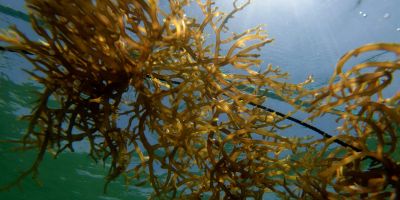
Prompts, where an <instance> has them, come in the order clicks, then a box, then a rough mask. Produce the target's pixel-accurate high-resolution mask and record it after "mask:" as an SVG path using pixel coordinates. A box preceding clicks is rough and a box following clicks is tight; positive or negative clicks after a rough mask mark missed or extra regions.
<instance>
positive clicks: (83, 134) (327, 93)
mask: <svg viewBox="0 0 400 200" xmlns="http://www.w3.org/2000/svg"><path fill="white" fill-rule="evenodd" d="M249 3H250V1H245V2H244V3H242V4H239V2H238V1H234V3H233V10H232V11H230V12H228V13H224V12H221V11H219V10H218V9H217V8H216V7H215V6H214V2H212V1H211V0H206V1H201V0H198V1H197V2H196V4H197V5H198V9H199V10H200V11H201V12H202V13H203V15H204V16H203V18H202V19H198V18H192V17H190V16H188V14H189V13H185V10H184V9H185V6H188V5H189V4H190V1H188V0H179V1H172V0H171V1H169V2H168V5H169V8H168V9H166V10H163V9H162V8H161V7H160V5H159V2H158V1H156V0H147V1H146V0H135V1H131V0H119V1H112V0H104V1H91V0H72V1H71V0H60V1H51V0H28V1H27V5H28V7H29V9H30V11H31V15H30V17H31V23H32V27H33V29H34V30H35V32H36V33H37V34H38V35H39V36H40V37H41V41H35V40H31V39H29V38H28V37H27V36H26V35H25V34H24V33H22V32H21V31H19V30H18V29H17V28H15V27H12V28H11V29H10V30H9V31H7V32H4V34H2V35H0V40H2V41H5V42H7V43H8V44H9V46H8V47H7V49H9V50H11V51H15V52H18V53H20V54H21V55H22V56H23V57H24V58H26V59H27V60H28V61H30V62H31V63H32V65H33V67H34V69H33V70H27V73H29V74H31V75H32V77H33V78H34V79H35V80H36V81H37V82H38V83H40V84H41V85H43V86H44V90H43V92H42V93H41V94H40V98H39V99H38V101H37V103H36V107H35V108H34V109H33V110H32V114H31V115H29V116H25V118H26V119H27V120H29V122H30V123H29V127H28V130H27V133H26V134H25V136H24V137H23V138H22V139H21V141H22V143H23V144H24V147H25V148H31V147H36V148H38V149H39V153H38V155H37V159H36V161H35V163H34V164H33V166H32V167H31V168H30V169H29V170H27V171H26V172H25V173H23V174H22V175H21V176H20V177H19V178H18V179H17V180H16V182H14V183H11V184H10V185H8V186H5V187H4V188H2V189H8V188H10V187H12V186H14V185H16V184H18V183H19V182H20V181H21V180H22V179H23V178H25V177H26V176H28V175H30V174H33V176H36V175H37V172H38V166H39V165H40V162H41V160H42V158H43V156H44V154H45V153H46V152H50V153H52V154H53V155H54V156H58V155H59V154H60V153H62V152H65V151H74V148H73V145H74V144H75V143H79V142H81V141H88V142H89V144H90V156H91V157H92V158H93V159H94V160H96V161H97V160H103V161H106V160H109V161H110V162H111V167H110V170H109V174H108V176H107V177H106V184H105V188H106V187H107V183H109V182H110V181H112V180H114V179H115V178H117V177H120V176H124V177H125V180H126V183H127V184H131V183H132V182H133V183H135V182H136V183H143V181H148V182H149V183H150V184H151V186H152V187H153V189H154V197H157V198H194V199H199V198H200V197H201V196H203V195H207V194H209V195H210V196H209V198H211V199H220V198H224V199H245V198H247V197H253V198H254V199H261V198H262V196H263V195H264V194H265V193H268V192H274V193H276V194H278V195H280V196H281V197H282V198H291V197H292V198H315V199H326V198H331V199H335V198H342V197H344V196H346V197H349V198H357V197H368V198H381V197H389V196H390V197H391V198H393V199H394V198H396V197H398V195H399V194H400V191H399V189H398V188H400V186H399V176H398V174H400V171H399V164H398V162H399V161H398V160H395V159H394V154H396V153H398V147H397V146H396V145H397V135H398V132H399V127H398V124H399V120H400V116H399V115H400V110H399V106H398V104H399V97H400V94H399V92H397V93H396V94H395V95H394V96H393V97H391V98H386V97H385V98H384V95H383V94H382V91H383V90H384V89H385V88H386V87H387V86H388V85H390V83H391V80H392V79H393V78H394V77H393V75H394V73H395V72H396V70H398V69H399V66H400V63H399V60H398V58H399V55H400V45H399V44H371V45H366V46H363V47H361V48H358V49H356V50H354V51H351V52H349V53H347V54H346V55H345V56H344V57H343V58H342V59H341V60H340V61H339V63H338V66H337V67H336V72H335V74H334V76H333V78H332V81H331V82H330V84H329V85H328V86H326V87H324V88H320V89H317V90H307V89H305V88H304V86H305V85H306V84H307V83H309V82H310V80H307V81H305V82H304V83H300V84H291V83H288V82H285V79H284V78H285V77H286V74H285V73H282V72H280V70H279V69H278V68H274V67H272V66H268V67H267V68H266V69H265V70H261V68H259V69H260V70H258V71H256V70H255V69H256V68H257V67H259V66H260V64H261V60H259V59H258V57H259V55H258V53H257V51H258V50H259V49H260V48H261V47H263V46H264V45H266V44H268V43H270V42H271V41H272V40H271V39H269V38H268V37H267V35H266V33H265V31H263V30H262V29H261V27H255V28H252V29H249V30H247V31H244V32H242V33H232V34H231V35H229V34H228V32H227V31H228V27H227V23H228V21H229V20H230V19H231V18H232V17H233V16H234V14H235V13H237V12H239V11H241V10H242V9H243V8H244V7H245V6H247V5H248V4H249ZM39 21H40V23H39ZM206 29H209V30H211V35H212V37H207V35H206V34H207V33H206ZM374 50H386V51H390V52H393V53H395V54H396V56H397V60H393V61H386V62H365V63H361V64H359V65H356V66H354V67H353V68H351V69H350V70H348V71H343V66H344V64H345V63H346V61H347V60H348V59H349V58H350V57H352V56H355V55H358V54H361V53H363V52H367V51H374ZM26 52H29V54H27V53H26ZM228 67H235V68H238V69H241V70H242V71H243V72H242V73H236V74H235V73H229V74H227V73H223V69H224V68H228ZM367 68H368V69H371V70H369V71H367V72H365V70H364V69H367ZM337 77H339V81H335V80H336V79H337ZM243 85H250V86H253V87H254V88H255V90H254V91H253V92H252V93H248V92H244V91H242V90H240V89H239V88H240V86H243ZM260 91H273V92H275V93H276V94H277V95H279V96H280V97H282V98H283V99H285V100H286V101H287V102H288V103H290V104H292V105H293V106H295V107H298V109H301V110H305V109H304V108H303V107H299V106H298V104H297V103H296V102H298V100H301V101H303V102H309V105H310V106H309V107H308V108H306V111H307V112H309V113H311V117H310V119H315V118H317V117H319V116H320V115H322V114H325V113H333V114H336V115H337V116H338V117H339V118H338V121H340V120H342V121H343V122H342V123H340V130H341V134H339V135H338V136H335V137H330V138H327V137H324V138H323V139H320V140H315V141H312V142H309V141H307V140H305V139H304V138H287V137H284V136H282V135H280V130H282V129H285V128H286V127H287V126H285V125H282V122H283V121H284V120H285V119H287V118H289V117H290V114H287V115H285V116H282V115H277V114H276V113H273V112H268V110H266V109H262V107H260V106H255V107H254V106H249V105H261V104H262V103H263V102H265V101H266V100H267V99H266V98H265V97H263V96H262V95H259V92H260ZM374 95H375V96H374ZM49 99H55V100H57V101H58V103H59V105H58V106H57V107H52V106H49V104H48V101H49ZM342 105H346V107H345V109H344V110H342V111H341V110H340V109H337V108H341V106H342ZM293 113H294V112H293ZM122 118H125V119H127V120H126V123H120V121H121V119H122ZM150 138H156V142H154V141H152V139H150ZM371 140H374V141H377V146H376V147H375V148H372V147H371V146H370V145H368V142H369V141H371ZM335 141H342V142H344V143H345V144H348V146H347V148H346V146H344V147H343V146H334V147H332V144H333V143H334V142H335ZM348 147H355V148H356V149H354V148H348ZM135 157H139V158H140V163H133V158H135ZM132 165H134V166H132ZM365 165H371V166H372V167H370V168H368V169H365V168H364V166H365ZM157 166H160V167H159V168H161V170H159V171H161V172H158V171H157V170H155V169H156V168H157ZM159 173H162V174H163V175H162V176H160V175H159ZM142 174H147V176H146V177H143V176H142ZM396 195H397V196H396Z"/></svg>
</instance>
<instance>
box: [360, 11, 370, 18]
mask: <svg viewBox="0 0 400 200" xmlns="http://www.w3.org/2000/svg"><path fill="white" fill-rule="evenodd" d="M359 13H360V15H361V16H363V17H367V16H368V15H367V13H365V12H363V11H360V12H359Z"/></svg>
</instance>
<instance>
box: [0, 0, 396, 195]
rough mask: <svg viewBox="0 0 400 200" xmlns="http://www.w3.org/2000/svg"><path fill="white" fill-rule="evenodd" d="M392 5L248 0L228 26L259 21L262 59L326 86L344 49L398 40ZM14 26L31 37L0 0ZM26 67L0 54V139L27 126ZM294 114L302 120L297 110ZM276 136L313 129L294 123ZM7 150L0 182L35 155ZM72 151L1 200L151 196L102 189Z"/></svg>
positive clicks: (94, 170) (30, 93) (325, 125)
mask: <svg viewBox="0 0 400 200" xmlns="http://www.w3.org/2000/svg"><path fill="white" fill-rule="evenodd" d="M230 2H231V1H230V0H222V1H218V2H217V3H218V4H219V7H220V8H221V9H222V10H224V9H225V10H226V9H230V8H231V3H230ZM399 8H400V1H398V0H382V1H374V0H351V1H340V0H279V1H278V0H254V1H253V2H252V4H250V5H249V6H248V7H247V8H246V9H245V10H244V11H243V12H240V13H238V14H237V15H236V16H235V19H234V20H232V21H231V22H230V23H229V27H230V29H231V30H232V31H238V32H239V31H240V30H245V29H247V28H250V27H253V26H256V25H258V24H265V25H266V26H265V29H266V30H267V32H268V33H269V35H270V37H271V38H274V39H275V41H274V42H273V43H272V44H270V45H267V46H266V47H264V48H263V49H262V52H261V55H262V60H264V63H265V64H268V63H271V64H272V65H274V66H280V67H281V68H282V71H285V72H288V73H289V74H290V79H289V81H290V82H300V81H303V80H304V79H306V78H307V77H308V76H309V75H313V77H314V79H315V82H314V83H313V84H312V85H311V86H310V87H321V86H324V85H326V84H327V81H328V80H329V78H330V76H331V74H332V72H333V69H334V65H335V63H336V62H337V60H338V59H339V58H340V57H341V56H342V55H343V54H344V53H345V52H347V51H349V50H351V49H354V48H356V47H358V46H361V45H363V44H367V43H374V42H397V43H399V42H400V12H398V10H399ZM189 9H190V8H189ZM189 12H190V11H189ZM14 24H15V25H16V26H17V27H18V28H19V29H20V30H22V31H23V32H24V33H26V34H27V35H29V36H30V37H31V38H35V37H36V35H35V34H34V32H33V31H32V29H31V26H30V23H29V16H28V15H27V11H26V9H25V7H24V1H22V0H16V1H11V0H0V28H1V29H4V28H7V27H9V26H10V25H14ZM1 45H2V46H3V45H4V44H1ZM385 56H388V55H386V54H382V53H376V54H367V55H363V56H360V57H358V58H356V59H353V60H351V61H350V63H349V64H355V63H358V62H362V61H365V60H367V59H376V60H379V59H386V57H385ZM29 67H30V66H29V63H28V62H26V61H25V60H23V59H22V58H21V57H19V56H18V55H16V54H14V53H12V52H3V51H1V52H0V139H3V140H6V139H16V138H19V137H20V136H21V134H23V133H24V131H25V130H26V126H27V123H26V122H24V121H21V120H19V116H20V115H22V114H27V113H29V112H30V109H31V106H32V105H33V104H34V102H35V100H36V98H37V96H36V95H35V91H39V90H40V88H39V87H38V86H37V85H35V83H34V82H33V81H32V80H31V79H30V78H29V76H28V75H27V74H26V73H25V72H23V70H22V69H29ZM232 70H234V69H232ZM397 81H398V80H397ZM392 84H393V85H396V84H397V85H399V84H400V83H392ZM267 104H268V106H269V107H271V108H279V111H281V112H287V111H289V110H290V109H291V108H290V107H289V106H288V105H287V104H285V102H282V101H280V100H279V99H276V100H272V101H268V102H267ZM295 116H296V117H299V118H302V117H304V116H302V114H301V113H298V114H296V115H295ZM313 125H315V126H317V127H319V128H322V129H323V130H325V131H327V132H330V133H335V128H336V127H337V124H335V121H334V117H332V116H329V115H327V116H325V117H323V118H321V119H319V120H316V121H314V122H313ZM282 134H291V135H292V136H293V134H297V135H298V136H304V135H306V134H312V133H310V132H309V131H307V130H306V129H304V128H302V127H298V126H293V127H292V128H289V129H287V130H285V131H284V132H283V133H282ZM316 137H318V136H316ZM13 147H15V146H14V145H11V144H3V143H0V177H1V178H0V185H4V184H7V183H9V182H11V181H13V180H14V179H15V178H16V177H17V176H18V175H19V174H20V173H21V172H22V171H24V170H25V169H27V168H28V167H29V166H30V165H31V163H32V162H33V160H34V158H35V156H34V155H35V152H33V151H32V152H29V151H27V152H21V151H11V150H12V149H13ZM75 149H76V150H77V152H75V153H63V154H61V155H60V156H59V157H58V158H57V159H53V158H52V157H51V156H50V155H46V157H45V160H44V161H43V163H42V165H41V166H40V173H39V180H40V182H39V183H38V182H36V181H34V180H32V179H31V178H27V179H26V180H24V181H23V184H21V187H20V188H13V189H11V190H10V191H6V192H0V199H109V200H113V199H147V197H148V196H149V195H150V194H151V192H152V189H151V187H150V186H149V185H146V184H145V185H138V186H135V185H130V186H124V183H123V181H122V178H120V179H119V180H118V181H115V182H112V183H111V184H110V185H109V188H108V192H107V194H104V193H103V186H104V183H105V180H104V176H105V175H106V174H107V172H108V168H107V166H108V164H107V162H106V163H101V162H99V163H95V162H94V161H93V160H92V159H90V158H89V156H88V155H87V148H86V147H85V145H82V146H81V147H77V148H75ZM265 198H266V199H270V198H272V197H271V196H268V197H267V196H266V197H265Z"/></svg>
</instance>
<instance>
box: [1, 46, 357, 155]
mask: <svg viewBox="0 0 400 200" xmlns="http://www.w3.org/2000/svg"><path fill="white" fill-rule="evenodd" d="M0 51H10V52H16V53H20V52H22V53H25V54H29V55H32V53H30V52H28V51H25V50H14V49H9V48H7V47H2V46H0ZM146 78H151V76H150V75H146ZM157 79H159V80H161V81H164V82H170V83H173V84H175V85H179V84H181V82H179V81H173V80H171V81H167V80H165V79H163V78H157ZM248 104H249V105H251V106H255V107H257V108H260V109H263V110H265V111H267V112H270V113H275V114H276V115H278V116H280V117H283V118H286V119H288V120H290V121H292V122H295V123H297V124H299V125H301V126H303V127H306V128H308V129H310V130H313V131H315V132H317V133H318V134H320V135H321V136H323V137H324V138H332V137H333V136H332V135H330V134H329V133H327V132H325V131H323V130H321V129H319V128H317V127H315V126H313V125H311V124H308V123H305V122H303V121H301V120H299V119H296V118H294V117H291V116H288V115H286V114H284V113H281V112H279V111H276V110H274V109H272V108H268V107H266V106H263V105H259V104H255V103H253V102H250V103H248ZM334 142H335V143H337V144H339V145H341V146H343V147H349V148H351V149H352V150H354V151H356V152H361V149H359V148H357V147H355V146H353V145H351V144H347V143H345V142H343V141H341V140H339V139H335V140H334Z"/></svg>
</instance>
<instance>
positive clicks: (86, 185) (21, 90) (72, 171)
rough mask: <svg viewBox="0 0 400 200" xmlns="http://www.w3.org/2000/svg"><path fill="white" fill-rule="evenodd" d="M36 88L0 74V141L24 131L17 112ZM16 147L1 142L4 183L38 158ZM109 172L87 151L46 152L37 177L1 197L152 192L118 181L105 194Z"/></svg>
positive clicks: (0, 173)
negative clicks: (54, 153) (56, 155)
mask: <svg viewBox="0 0 400 200" xmlns="http://www.w3.org/2000/svg"><path fill="white" fill-rule="evenodd" d="M2 58H3V62H4V57H3V56H2ZM1 67H2V68H1V69H2V70H4V66H1ZM36 90H38V88H36V87H34V86H32V85H31V84H17V83H15V82H13V81H11V80H10V79H9V77H7V75H5V74H2V75H1V76H0V123H1V125H0V140H1V139H3V140H4V139H13V138H14V139H15V138H18V137H19V136H20V135H21V134H23V133H24V131H25V128H26V126H27V123H26V122H25V121H22V120H19V118H18V116H17V115H16V112H17V113H18V110H21V107H23V106H24V105H32V102H33V101H34V99H35V95H34V91H36ZM25 109H26V108H25ZM20 112H21V111H20ZM16 147H18V145H17V144H15V145H13V144H4V143H0V158H1V159H0V166H1V170H0V177H1V179H0V185H1V186H4V185H6V184H8V183H10V182H12V181H14V180H15V179H16V178H17V177H18V175H19V174H20V173H21V172H23V171H24V170H26V169H28V168H29V167H30V166H31V164H32V163H33V161H34V159H35V156H36V152H34V151H26V152H22V151H16V150H15V148H16ZM106 173H107V165H105V166H104V165H103V164H102V163H95V162H94V161H93V160H91V159H90V158H89V157H88V155H87V154H86V153H63V154H61V155H60V156H58V157H57V158H56V159H54V158H53V157H52V156H51V155H50V154H46V157H45V159H44V161H43V162H42V165H41V166H40V171H39V177H38V179H37V180H34V179H32V178H31V176H29V177H28V178H26V179H25V180H24V181H23V182H22V184H21V185H20V187H14V188H12V189H10V190H8V191H5V192H0V199H109V200H112V199H147V198H146V197H147V196H148V195H149V193H150V192H151V189H150V188H140V189H139V188H136V187H134V186H129V187H124V183H123V181H122V180H118V181H115V182H113V183H111V184H110V185H109V188H108V192H107V194H104V193H103V186H104V183H105V179H104V175H105V174H106Z"/></svg>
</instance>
